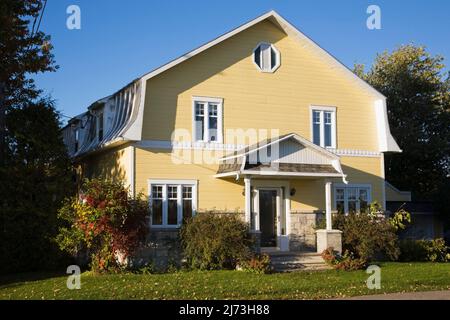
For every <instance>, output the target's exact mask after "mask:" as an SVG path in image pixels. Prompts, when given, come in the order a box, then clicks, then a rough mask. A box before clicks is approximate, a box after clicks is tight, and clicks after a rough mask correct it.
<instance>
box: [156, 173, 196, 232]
mask: <svg viewBox="0 0 450 320" xmlns="http://www.w3.org/2000/svg"><path fill="white" fill-rule="evenodd" d="M149 193H150V194H149V199H150V210H151V225H152V226H154V227H162V228H177V227H179V226H181V224H182V222H183V221H184V220H185V219H188V218H190V217H192V216H193V215H194V214H195V210H196V208H197V197H196V195H197V181H196V180H149Z"/></svg>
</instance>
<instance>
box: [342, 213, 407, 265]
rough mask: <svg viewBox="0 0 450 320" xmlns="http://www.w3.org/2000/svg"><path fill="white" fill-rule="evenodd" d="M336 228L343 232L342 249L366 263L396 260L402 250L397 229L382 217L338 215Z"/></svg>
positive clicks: (352, 214)
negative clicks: (399, 246) (399, 245)
mask: <svg viewBox="0 0 450 320" xmlns="http://www.w3.org/2000/svg"><path fill="white" fill-rule="evenodd" d="M334 227H335V228H336V229H339V230H341V231H342V248H343V251H344V252H345V251H348V254H349V255H352V256H353V257H354V259H362V261H365V262H366V263H368V262H370V261H373V260H375V259H377V260H379V259H386V258H387V259H390V260H396V259H397V258H398V256H399V253H400V250H399V248H398V238H397V235H396V233H395V231H396V230H395V228H394V227H393V226H392V225H391V224H390V223H389V221H388V220H387V219H385V218H384V217H383V216H381V215H369V214H364V213H362V214H357V213H351V214H349V215H336V216H335V219H334Z"/></svg>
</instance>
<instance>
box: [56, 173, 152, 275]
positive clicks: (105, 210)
mask: <svg viewBox="0 0 450 320" xmlns="http://www.w3.org/2000/svg"><path fill="white" fill-rule="evenodd" d="M141 198H142V196H141V195H139V196H138V197H137V199H141ZM147 216H148V206H147V202H146V201H143V200H132V199H130V198H129V197H128V191H127V189H126V188H125V187H124V186H123V185H122V184H121V183H116V182H110V181H102V180H96V179H93V180H86V181H85V182H84V184H83V186H82V189H81V192H80V195H79V197H76V198H73V199H69V200H67V201H66V203H65V205H64V206H63V207H62V208H61V209H60V210H59V218H60V219H62V220H64V221H66V224H67V225H66V226H65V227H63V228H61V229H60V232H59V235H58V236H57V238H56V240H57V242H58V244H59V247H60V248H61V249H62V250H64V251H67V252H69V253H71V254H73V255H76V254H79V253H80V252H81V251H83V250H84V249H87V251H89V252H90V253H91V268H92V270H94V271H98V272H103V271H111V270H115V269H118V268H119V267H120V265H121V262H124V261H126V259H127V258H128V257H129V256H130V255H132V254H133V253H134V251H135V250H136V249H137V247H138V246H139V244H140V243H141V242H142V241H143V240H144V239H145V236H146V234H147V232H148V223H147Z"/></svg>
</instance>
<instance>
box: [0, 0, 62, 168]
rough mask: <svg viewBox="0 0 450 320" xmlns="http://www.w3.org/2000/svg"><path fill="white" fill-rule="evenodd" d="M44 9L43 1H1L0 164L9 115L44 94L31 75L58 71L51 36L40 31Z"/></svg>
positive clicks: (2, 159) (3, 153) (3, 152)
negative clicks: (13, 110)
mask: <svg viewBox="0 0 450 320" xmlns="http://www.w3.org/2000/svg"><path fill="white" fill-rule="evenodd" d="M43 6H44V1H42V0H2V1H1V2H0V165H1V163H2V162H3V161H4V158H5V153H6V142H5V138H6V122H5V121H6V114H7V113H8V111H9V110H10V109H14V108H17V107H20V106H22V105H23V104H24V103H27V102H29V101H31V100H33V99H36V98H37V97H38V96H39V94H40V93H41V91H40V90H39V89H37V88H36V85H35V83H34V81H33V79H32V78H30V77H29V75H30V74H36V73H39V72H46V71H55V70H56V69H57V66H55V64H54V57H53V54H52V53H51V50H52V45H51V44H50V37H49V36H47V35H45V34H44V33H43V32H40V31H38V26H39V23H40V18H39V15H40V13H41V10H42V9H43ZM30 27H31V28H30ZM36 31H37V32H36Z"/></svg>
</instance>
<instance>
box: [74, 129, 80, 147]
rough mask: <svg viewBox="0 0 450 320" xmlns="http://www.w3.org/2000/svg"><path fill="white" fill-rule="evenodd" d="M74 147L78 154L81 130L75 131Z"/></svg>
mask: <svg viewBox="0 0 450 320" xmlns="http://www.w3.org/2000/svg"><path fill="white" fill-rule="evenodd" d="M73 135H74V140H75V141H74V146H73V149H74V151H75V152H78V148H79V142H80V129H75V131H74V133H73Z"/></svg>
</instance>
